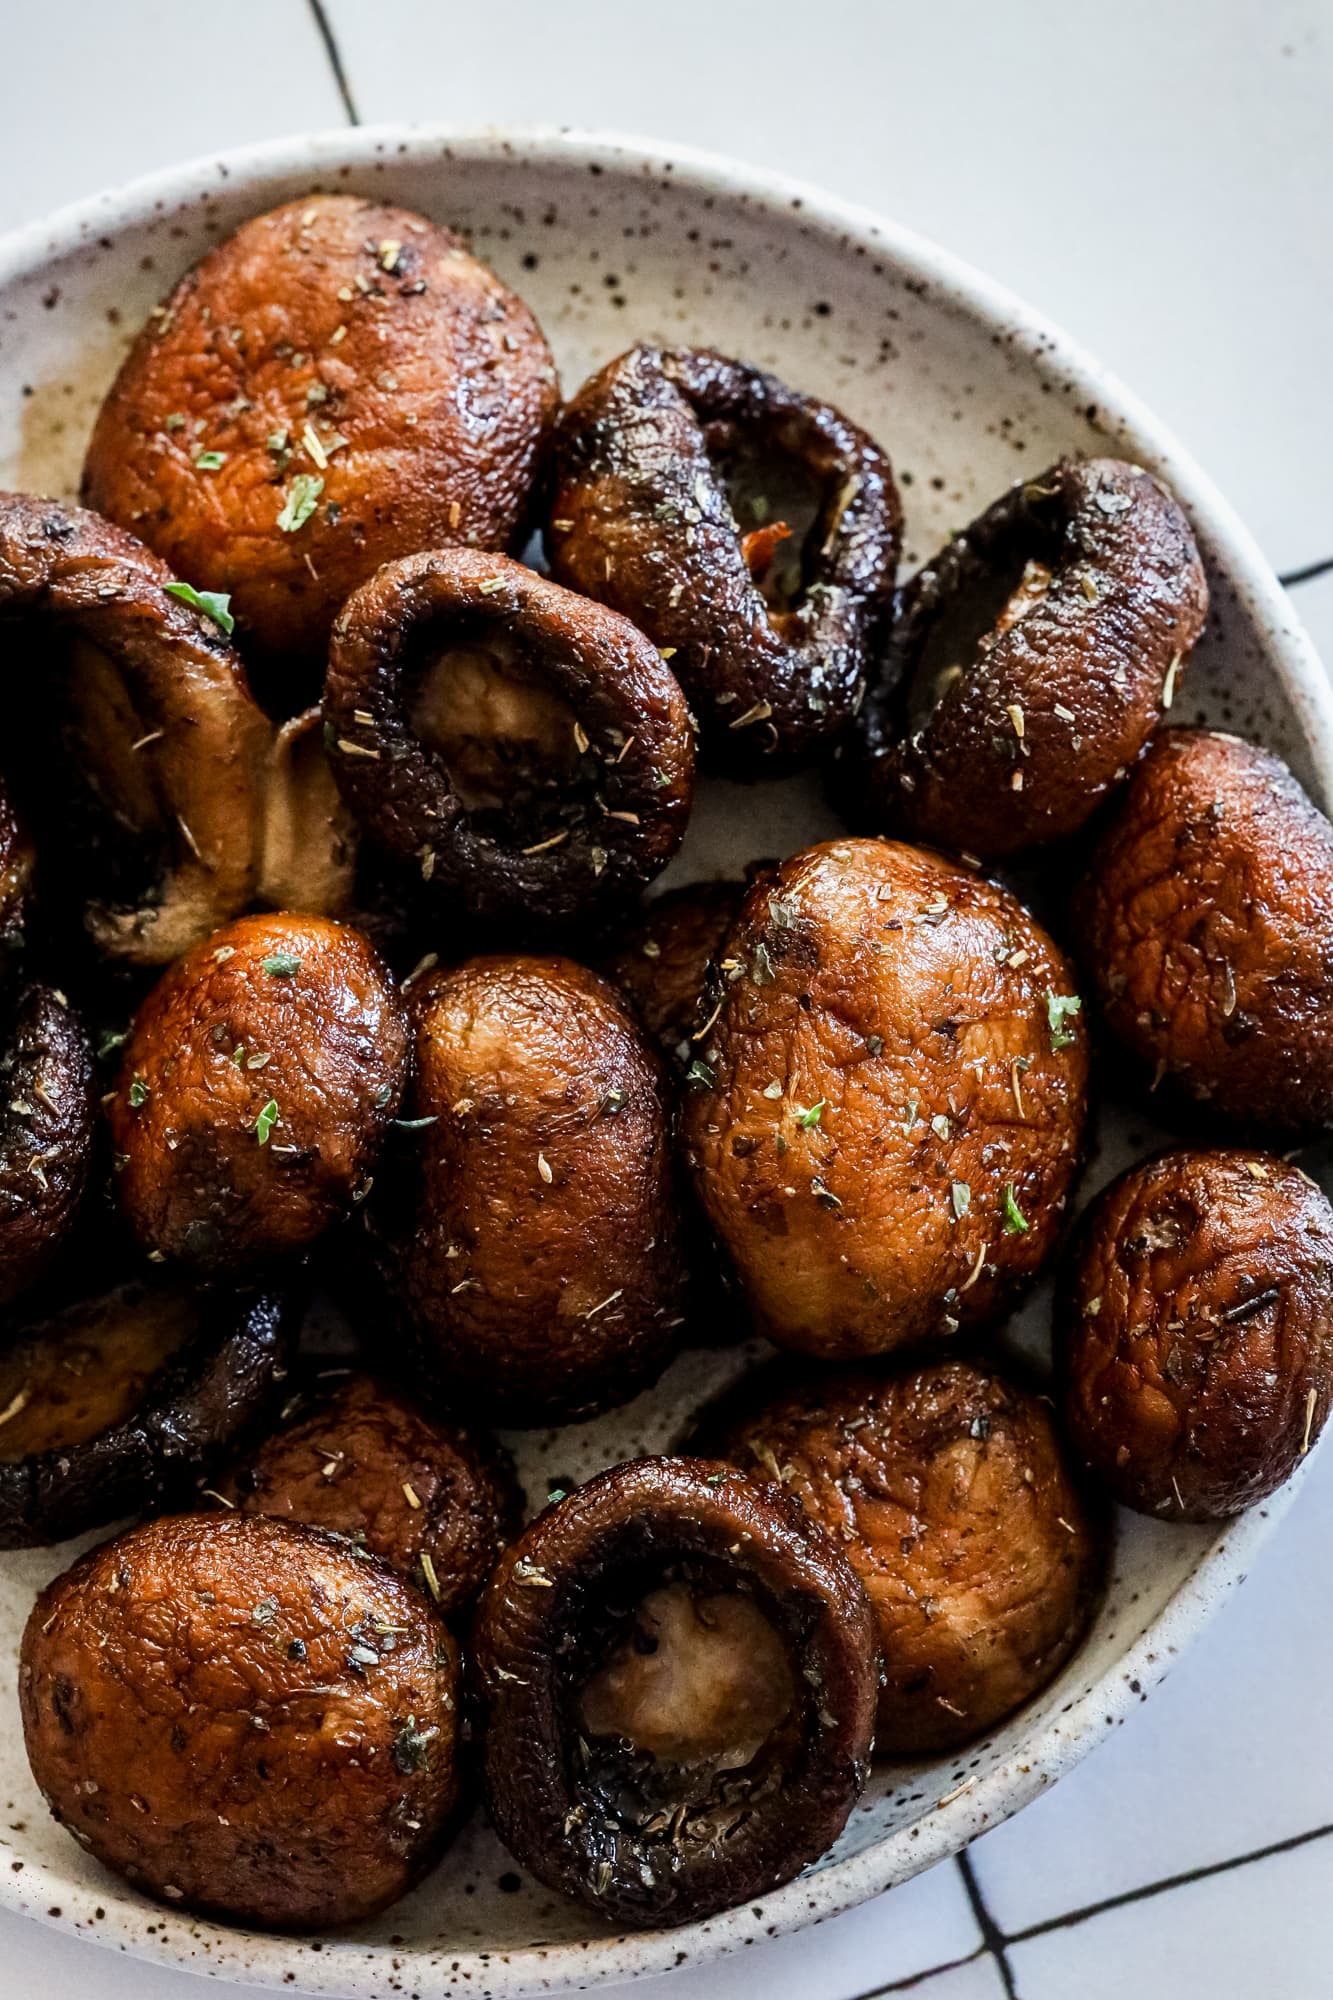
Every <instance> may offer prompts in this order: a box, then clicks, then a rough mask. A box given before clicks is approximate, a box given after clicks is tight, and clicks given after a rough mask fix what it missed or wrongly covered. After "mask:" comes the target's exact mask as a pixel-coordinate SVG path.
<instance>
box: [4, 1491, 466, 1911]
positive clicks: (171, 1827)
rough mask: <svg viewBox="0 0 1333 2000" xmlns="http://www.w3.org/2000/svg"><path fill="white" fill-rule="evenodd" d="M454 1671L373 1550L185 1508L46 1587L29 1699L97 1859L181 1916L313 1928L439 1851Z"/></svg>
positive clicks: (385, 1890) (41, 1743) (453, 1747)
mask: <svg viewBox="0 0 1333 2000" xmlns="http://www.w3.org/2000/svg"><path fill="white" fill-rule="evenodd" d="M458 1676H459V1670H458V1651H457V1648H456V1646H455V1644H454V1641H453V1639H452V1638H451V1637H450V1635H449V1633H448V1631H447V1630H446V1628H445V1626H444V1624H443V1623H442V1621H441V1620H440V1618H439V1617H438V1616H437V1615H436V1613H435V1612H434V1611H433V1610H432V1608H431V1606H430V1605H429V1604H428V1603H427V1602H426V1600H425V1599H424V1598H423V1597H422V1595H421V1593H420V1592H419V1591H416V1590H413V1588H412V1586H411V1585H410V1584H409V1583H408V1582H407V1581H406V1579H405V1578H403V1577H400V1576H398V1575H397V1574H396V1573H395V1572H394V1571H393V1570H391V1569H389V1568H388V1567H387V1566H386V1565H384V1564H382V1563H379V1562H377V1561H375V1559H374V1558H373V1557H369V1556H364V1555H361V1554H359V1553H358V1551H357V1550H356V1549H354V1548H352V1547H351V1546H350V1545H349V1544H348V1543H346V1542H344V1541H341V1540H340V1539H338V1538H337V1537H335V1536H330V1535H323V1534H320V1533H319V1532H318V1531H317V1530H316V1529H313V1528H302V1527H297V1526H294V1525H293V1524H292V1523H290V1522H287V1521H273V1520H268V1519H265V1518H261V1517H259V1516H255V1515H250V1514H228V1515H217V1514H185V1515H177V1516H174V1517H172V1518H169V1519H165V1520H158V1521H150V1522H147V1523H145V1524H144V1525H142V1526H140V1527H137V1528H131V1529H130V1530H129V1532H128V1533H127V1534H124V1535H120V1536H118V1537H117V1538H116V1540H114V1541H112V1542H107V1543H105V1544H104V1545H103V1546H102V1547H101V1548H97V1549H93V1550H91V1551H90V1552H89V1554H87V1555H86V1556H83V1557H82V1558H81V1559H80V1560H79V1561H78V1562H76V1563H75V1564H74V1566H73V1568H72V1569H68V1570H66V1571H65V1573H64V1575H63V1576H58V1577H57V1578H56V1579H55V1581H54V1582H53V1583H51V1584H48V1585H47V1588H46V1589H45V1590H44V1591H43V1592H42V1594H41V1596H40V1597H39V1598H38V1599H37V1603H36V1605H35V1606H34V1608H33V1612H32V1615H31V1617H30V1618H29V1620H28V1626H27V1630H26V1631H25V1633H24V1635H23V1645H22V1650H21V1653H20V1665H19V1699H20V1704H21V1708H22V1713H23V1730H24V1736H25V1739H26V1742H27V1749H28V1758H29V1761H30V1763H31V1765H32V1770H33V1776H34V1777H35V1778H36V1780H37V1783H38V1784H39V1785H40V1787H41V1789H42V1792H43V1795H44V1796H45V1798H46V1802H47V1804H48V1806H49V1807H50V1808H51V1811H52V1812H53V1814H54V1815H55V1817H56V1818H57V1819H58V1820H59V1821H60V1822H61V1824H62V1825H64V1826H65V1827H67V1828H68V1830H69V1831H70V1833H72V1834H73V1836H74V1838H75V1839H76V1840H77V1841H78V1842H79V1843H80V1845H81V1846H83V1847H85V1848H86V1849H87V1850H88V1852H89V1853H90V1854H92V1855H94V1856H95V1857H96V1858H97V1860H99V1861H101V1862H103V1863H105V1865H106V1866H107V1867H108V1868H113V1869H115V1870H116V1872H117V1873H118V1874H120V1875H123V1876H125V1878H126V1879H127V1880H128V1881H130V1882H132V1883H133V1884H134V1885H135V1887H136V1888H138V1889H141V1890H143V1891H144V1892H145V1893H146V1894H148V1895H151V1896H156V1897H157V1898H158V1899H159V1900H161V1901H164V1902H166V1903H168V1904H169V1905H170V1906H171V1907H172V1908H173V1909H176V1910H197V1911H200V1912H202V1913H204V1914H207V1915H210V1916H215V1917H221V1918H223V1919H226V1920H229V1921H231V1922H235V1923H242V1924H252V1925H256V1926H258V1927H260V1928H262V1929H266V1930H292V1931H302V1930H319V1929H321V1928H323V1927H325V1926H327V1925H329V1924H339V1923H350V1922H353V1921H355V1920H356V1919H358V1918H362V1917H369V1916H373V1915H374V1914H375V1912H376V1911H378V1910H382V1909H383V1908H384V1907H385V1905H386V1904H388V1903H391V1902H393V1901H394V1900H395V1899H396V1898H397V1897H399V1896H401V1895H403V1894H404V1892H405V1891H406V1890H407V1889H409V1888H411V1886H412V1884H413V1883H414V1882H415V1881H416V1880H417V1879H418V1878H419V1877H420V1876H421V1875H422V1874H423V1873H424V1872H425V1869H426V1868H427V1867H428V1866H429V1865H430V1863H431V1862H432V1861H433V1860H434V1858H435V1856H436V1854H437V1853H438V1852H439V1849H440V1847H441V1846H442V1844H443V1842H444V1840H445V1839H446V1837H447V1834H448V1832H449V1828H450V1822H451V1820H452V1817H453V1814H454V1811H455V1807H456V1804H457V1800H458V1794H459V1773H458V1757H459V1726H458V1724H459V1711H458Z"/></svg>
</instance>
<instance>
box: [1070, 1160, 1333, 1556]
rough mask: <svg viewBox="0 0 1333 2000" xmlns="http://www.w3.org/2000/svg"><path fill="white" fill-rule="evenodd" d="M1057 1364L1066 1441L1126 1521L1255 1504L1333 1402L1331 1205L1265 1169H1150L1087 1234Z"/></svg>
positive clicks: (1160, 1164) (1112, 1196) (1302, 1180)
mask: <svg viewBox="0 0 1333 2000" xmlns="http://www.w3.org/2000/svg"><path fill="white" fill-rule="evenodd" d="M1056 1358H1057V1363H1058V1366H1059V1371H1060V1375H1061V1377H1062V1380H1063V1383H1064V1412H1065V1420H1066V1423H1067V1426H1068V1430H1069V1436H1070V1440H1071V1442H1072V1443H1073V1446H1074V1448H1075V1450H1076V1451H1078V1452H1079V1453H1080V1454H1081V1455H1082V1457H1083V1458H1084V1459H1085V1460H1086V1461H1087V1463H1088V1464H1089V1465H1090V1466H1091V1467H1092V1469H1093V1471H1094V1473H1095V1474H1096V1476H1097V1478H1098V1479H1099V1480H1101V1481H1102V1482H1103V1483H1104V1484H1105V1485H1106V1486H1107V1487H1108V1488H1109V1490H1110V1491H1111V1492H1112V1493H1114V1495H1115V1496H1116V1498H1117V1499H1118V1500H1120V1501H1122V1502H1123V1504H1124V1505H1125V1506H1126V1507H1134V1508H1137V1510H1138V1511H1139V1512H1140V1513H1143V1514H1155V1515H1158V1516H1159V1517H1160V1518H1162V1519H1165V1520H1168V1521H1217V1520H1223V1519H1225V1518H1226V1517H1227V1516H1228V1515H1230V1514H1238V1513H1240V1512H1241V1510H1242V1509H1243V1508H1245V1507H1251V1506H1253V1505H1254V1503H1255V1502H1256V1501H1257V1500H1262V1499H1263V1498H1264V1496H1265V1494H1268V1493H1271V1492H1273V1490H1274V1488H1275V1487H1278V1486H1280V1485H1281V1484H1282V1483H1283V1481H1284V1480H1286V1479H1289V1478H1290V1476H1291V1474H1292V1473H1293V1472H1294V1470H1295V1469H1296V1467H1297V1465H1298V1464H1299V1463H1300V1461H1301V1459H1302V1458H1303V1457H1304V1456H1305V1454H1306V1452H1307V1451H1308V1450H1309V1449H1310V1446H1311V1445H1312V1444H1313V1443H1314V1441H1315V1440H1316V1438H1317V1437H1318V1436H1319V1433H1320V1431H1321V1430H1322V1429H1323V1427H1324V1423H1325V1420H1326V1419H1327V1417H1328V1413H1329V1407H1330V1403H1333V1208H1331V1207H1330V1206H1329V1203H1328V1201H1327V1200H1326V1199H1325V1197H1324V1195H1323V1194H1322V1193H1321V1192H1320V1190H1319V1189H1318V1187H1316V1185H1315V1183H1314V1182H1313V1181H1312V1180H1311V1179H1310V1178H1309V1176H1308V1175H1306V1174H1303V1173H1302V1172H1301V1170H1300V1168H1299V1167H1293V1166H1290V1165H1288V1164H1287V1162H1285V1161H1283V1160H1278V1159H1274V1158H1273V1157H1272V1155H1271V1154H1267V1153H1252V1152H1207V1151H1203V1150H1198V1149H1189V1148H1183V1147H1182V1148H1178V1149H1176V1150H1173V1151H1170V1152H1164V1153H1159V1154H1158V1155H1157V1156H1156V1158H1155V1159H1151V1160H1145V1161H1144V1162H1143V1163H1142V1164H1141V1165H1140V1166H1137V1167H1133V1168H1131V1169H1130V1171H1129V1172H1128V1173H1125V1174H1122V1175H1121V1176H1120V1178H1119V1179H1118V1180H1116V1181H1113V1182H1112V1184H1111V1186H1110V1187H1109V1188H1107V1189H1106V1191H1105V1192H1104V1193H1103V1194H1102V1195H1101V1197H1100V1198H1099V1200H1098V1201H1097V1202H1096V1203H1095V1204H1094V1206H1093V1207H1092V1209H1091V1210H1090V1211H1089V1213H1088V1215H1087V1216H1086V1217H1085V1219H1084V1222H1083V1226H1082V1228H1081V1231H1080V1234H1079V1239H1078V1244H1077V1247H1076V1250H1075V1253H1074V1255H1073V1256H1072V1257H1071V1259H1070V1262H1069V1267H1068V1271H1067V1273H1066V1276H1065V1279H1064V1282H1063V1284H1062V1286H1061V1291H1060V1297H1059V1300H1058V1303H1057V1312H1056Z"/></svg>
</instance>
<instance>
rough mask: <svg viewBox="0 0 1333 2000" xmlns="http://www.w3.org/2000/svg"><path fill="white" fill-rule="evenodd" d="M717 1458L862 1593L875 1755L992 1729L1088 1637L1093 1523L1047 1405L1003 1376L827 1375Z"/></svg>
mask: <svg viewBox="0 0 1333 2000" xmlns="http://www.w3.org/2000/svg"><path fill="white" fill-rule="evenodd" d="M752 1396H753V1391H752ZM718 1450H719V1452H720V1455H721V1456H722V1457H724V1458H727V1459H730V1460H731V1461H732V1462H733V1463H734V1464H736V1465H738V1466H739V1467H740V1468H741V1470H742V1471H743V1472H745V1473H747V1474H748V1475H749V1477H751V1478H754V1479H760V1480H766V1481H767V1480H772V1481H775V1482H776V1483H777V1484H778V1485H780V1486H781V1487H782V1489H783V1491H784V1492H785V1493H787V1494H789V1495H790V1496H791V1498H793V1499H795V1500H798V1501H799V1502H800V1504H801V1506H802V1507H803V1508H804V1509H805V1511H806V1513H807V1514H808V1515H809V1516H810V1518H811V1519H812V1520H814V1521H816V1522H818V1524H819V1525H820V1526H821V1527H822V1528H824V1529H825V1530H826V1531H827V1533H828V1534H829V1535H831V1536H832V1538H833V1540H834V1541H835V1542H836V1543H837V1544H838V1547H839V1548H840V1549H841V1550H842V1553H843V1554H844V1555H845V1556H846V1558H847V1560H848V1562H849V1563H850V1564H851V1565H852V1568H853V1569H854V1570H855V1571H856V1573H857V1575H858V1576H859V1577H860V1579H861V1582H862V1583H863V1584H864V1586H865V1590H866V1595H867V1596H868V1597H869V1599H870V1604H871V1608H872V1609H873V1611H874V1614H875V1619H876V1623H877V1625H878V1628H879V1642H880V1647H881V1650H882V1652H883V1655H884V1678H883V1680H882V1682H881V1684H880V1691H879V1714H878V1718H877V1720H876V1723H875V1750H876V1752H877V1754H878V1755H880V1756H888V1757H922V1756H928V1755H930V1754H931V1753H932V1752H939V1751H942V1750H950V1749H954V1748H956V1747H957V1746H958V1745H959V1744H961V1743H966V1742H968V1741H969V1740H970V1739H971V1738H972V1737H974V1736H977V1735H979V1734H980V1732H981V1731H982V1730H983V1729H990V1728H991V1727H993V1726H994V1724H995V1723H997V1722H1000V1721H1002V1720H1003V1718H1004V1717H1005V1716H1007V1715H1009V1714H1011V1713H1012V1712H1013V1710H1014V1709H1016V1708H1018V1707H1019V1706H1020V1705H1021V1704H1022V1703H1023V1702H1025V1701H1028V1700H1030V1699H1031V1697H1032V1696H1033V1695H1034V1694H1036V1693H1037V1692H1038V1690H1039V1689H1041V1688H1042V1687H1044V1686H1045V1685H1046V1683H1047V1682H1048V1681H1050V1680H1051V1679H1052V1678H1053V1676H1054V1675H1055V1674H1056V1673H1057V1672H1058V1671H1059V1669H1060V1668H1061V1667H1062V1666H1063V1665H1064V1663H1065V1661H1066V1660H1067V1659H1068V1657H1069V1655H1070V1653H1071V1652H1072V1651H1073V1649H1074V1647H1075V1646H1076V1645H1077V1644H1078V1642H1079V1640H1080V1639H1081V1638H1082V1636H1083V1634H1084V1632H1085V1631H1086V1629H1087V1625H1088V1621H1089V1619H1090V1617H1091V1615H1092V1611H1093V1607H1094V1605H1095V1603H1096V1599H1097V1592H1098V1587H1099V1585H1100V1582H1101V1578H1102V1572H1103V1569H1104V1562H1105V1553H1106V1532H1105V1522H1104V1520H1103V1519H1102V1518H1101V1513H1100V1511H1099V1510H1097V1509H1096V1508H1094V1507H1092V1506H1090V1505H1089V1503H1088V1500H1087V1497H1086V1495H1085V1493H1084V1491H1083V1488H1082V1485H1081V1483H1080V1481H1079V1480H1078V1479H1076V1478H1075V1476H1074V1473H1073V1470H1072V1468H1071V1467H1070V1466H1069V1465H1068V1464H1067V1463H1066V1459H1065V1454H1064V1450H1063V1448H1062V1446H1061V1442H1060V1437H1059V1433H1058V1432H1057V1429H1056V1426H1055V1421H1054V1417H1053V1414H1052V1411H1051V1407H1050V1404H1049V1402H1048V1400H1047V1399H1046V1398H1044V1397H1041V1396H1036V1395H1032V1394H1031V1393H1029V1392H1028V1391H1027V1390H1025V1389H1022V1388H1020V1387H1019V1386H1018V1385H1017V1384H1016V1383H1014V1382H1010V1381H1008V1380H1006V1379H1005V1377H1004V1376H1003V1375H1000V1374H997V1373H995V1372H994V1371H992V1370H990V1369H987V1368H983V1367H979V1366H976V1365H974V1364H972V1363H970V1362H966V1361H943V1362H938V1363H936V1364H935V1365H934V1366H932V1367H926V1368H916V1369H909V1370H906V1371H903V1372H900V1373H897V1374H893V1375H871V1374H861V1373H850V1372H843V1371H839V1372H837V1373H833V1374H828V1375H822V1376H819V1377H815V1378H813V1379H810V1380H804V1381H801V1382H799V1383H797V1384H796V1385H795V1386H793V1387H790V1388H788V1389H786V1390H784V1391H779V1392H778V1393H777V1394H776V1395H775V1396H773V1397H771V1398H770V1399H768V1400H763V1401H760V1402H759V1404H758V1406H757V1407H751V1408H749V1409H748V1410H747V1411H746V1413H745V1414H744V1415H742V1416H739V1417H738V1418H736V1419H735V1420H734V1422H733V1423H732V1425H731V1426H730V1428H729V1429H728V1430H727V1432H726V1434H725V1435H724V1436H723V1438H722V1439H721V1441H720V1443H719V1445H718Z"/></svg>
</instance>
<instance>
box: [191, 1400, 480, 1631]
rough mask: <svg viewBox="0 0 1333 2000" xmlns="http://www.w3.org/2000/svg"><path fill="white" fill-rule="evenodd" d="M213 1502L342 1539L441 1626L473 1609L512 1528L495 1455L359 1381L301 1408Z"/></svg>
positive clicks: (239, 1467)
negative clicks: (406, 1583) (406, 1580)
mask: <svg viewBox="0 0 1333 2000" xmlns="http://www.w3.org/2000/svg"><path fill="white" fill-rule="evenodd" d="M218 1491H219V1493H220V1494H221V1496H222V1497H223V1499H225V1500H227V1501H229V1502H230V1503H231V1505H232V1506H234V1507H238V1508H240V1509H241V1510H242V1511H244V1512H245V1513H247V1514H272V1515H275V1516H277V1517H279V1518H282V1519H285V1520H289V1521H304V1522H305V1523H307V1525H309V1526H310V1527H313V1528H327V1529H330V1530H332V1531H333V1532H335V1533H337V1534H340V1535H347V1536H348V1537H350V1538H351V1539H353V1540H355V1541H357V1542H358V1544H359V1545H360V1546H363V1547H365V1548H367V1549H369V1550H370V1553H371V1554H372V1555H373V1556H378V1557H379V1558H380V1560H381V1561H382V1562H387V1563H388V1564H389V1565H390V1566H391V1568H393V1569H396V1570H398V1571H400V1572H401V1574H402V1575H404V1576H408V1577H410V1578H411V1579H412V1581H413V1582H414V1583H415V1584H417V1585H418V1586H419V1587H420V1588H421V1589H422V1590H425V1591H428V1592H429V1594H430V1595H431V1597H432V1598H433V1599H434V1600H435V1602H436V1604H438V1606H439V1608H440V1610H441V1611H442V1612H443V1613H444V1614H445V1615H446V1616H449V1615H451V1614H453V1613H455V1612H457V1611H459V1610H461V1609H462V1608H463V1607H464V1606H465V1605H467V1604H469V1603H470V1602H471V1601H472V1599H473V1598H474V1597H475V1596H476V1594H477V1592H478V1591H479V1590H480V1589H481V1587H482V1585H483V1584H484V1583H485V1581H486V1579H487V1577H488V1576H489V1575H490V1573H491V1571H492V1570H493V1569H494V1567H495V1564H496V1560H497V1558H498V1557H499V1554H500V1551H501V1549H502V1548H503V1546H504V1543H505V1542H506V1540H508V1538H509V1536H510V1535H511V1534H512V1533H513V1532H514V1531H515V1530H516V1528H517V1526H518V1514H517V1504H516V1502H517V1494H516V1490H515V1488H514V1485H513V1481H512V1477H511V1476H507V1474H506V1471H505V1468H504V1466H503V1463H502V1460H501V1458H500V1455H499V1449H498V1447H497V1446H495V1445H494V1444H491V1443H490V1442H489V1441H488V1440H485V1439H483V1438H481V1437H479V1436H474V1435H472V1434H471V1433H470V1432H468V1431H465V1430H463V1429H462V1428H461V1427H460V1426H459V1425H457V1424H445V1423H442V1422H439V1421H437V1420H436V1419H435V1418H434V1417H432V1416H430V1415H428V1414H427V1413H426V1412H425V1411H423V1410H422V1409H421V1408H419V1407H418V1405H417V1404H416V1403H414V1402H409V1401H408V1399H407V1398H406V1397H405V1396H403V1395H402V1394H401V1393H399V1392H398V1391H397V1390H395V1389H392V1388H390V1387H389V1386H388V1385H387V1384H384V1383H379V1382H375V1381H373V1380H372V1379H371V1377H370V1376H368V1375H351V1376H348V1377H346V1378H345V1379H343V1380H341V1381H339V1382H338V1383H337V1384H336V1385H334V1386H333V1387H332V1388H331V1389H329V1390H327V1391H326V1392H325V1393H323V1394H320V1393H318V1391H317V1392H316V1393H315V1394H314V1395H313V1396H311V1397H305V1398H302V1399H300V1401H299V1402H298V1405H297V1408H296V1409H295V1411H294V1412H293V1413H292V1414H291V1416H290V1417H285V1419H284V1422H283V1423H282V1425H281V1426H280V1427H279V1428H278V1429H277V1430H276V1431H274V1432H273V1434H272V1436H271V1437H269V1438H267V1439H266V1440H265V1441H264V1443H263V1444H262V1445H261V1446H260V1447H259V1449H258V1451H256V1452H254V1453H252V1454H250V1455H249V1456H247V1457H246V1459H245V1460H244V1461H243V1462H242V1463H241V1464H239V1465H237V1466H235V1467H233V1469H232V1471H231V1472H230V1473H229V1474H228V1476H227V1478H226V1479H224V1480H223V1481H222V1482H221V1483H220V1485H219V1487H218Z"/></svg>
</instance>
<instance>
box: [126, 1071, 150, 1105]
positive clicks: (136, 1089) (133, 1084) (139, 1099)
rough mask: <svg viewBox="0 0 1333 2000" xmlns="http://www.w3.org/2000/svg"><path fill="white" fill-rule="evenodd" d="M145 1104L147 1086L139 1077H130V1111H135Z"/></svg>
mask: <svg viewBox="0 0 1333 2000" xmlns="http://www.w3.org/2000/svg"><path fill="white" fill-rule="evenodd" d="M147 1102H148V1085H147V1084H146V1083H145V1082H144V1080H143V1078H142V1077H141V1076H136V1077H132V1078H131V1080H130V1110H131V1111H137V1110H138V1109H139V1107H140V1106H141V1105H144V1104H146V1103H147Z"/></svg>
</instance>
